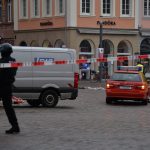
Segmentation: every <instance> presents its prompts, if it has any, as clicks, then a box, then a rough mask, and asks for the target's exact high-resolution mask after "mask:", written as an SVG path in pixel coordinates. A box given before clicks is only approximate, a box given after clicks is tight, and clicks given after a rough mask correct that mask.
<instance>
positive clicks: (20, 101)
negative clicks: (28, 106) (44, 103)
mask: <svg viewBox="0 0 150 150" xmlns="http://www.w3.org/2000/svg"><path fill="white" fill-rule="evenodd" d="M12 102H13V104H22V103H24V100H23V99H22V98H20V97H16V96H12Z"/></svg>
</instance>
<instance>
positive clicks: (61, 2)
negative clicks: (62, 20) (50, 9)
mask: <svg viewBox="0 0 150 150" xmlns="http://www.w3.org/2000/svg"><path fill="white" fill-rule="evenodd" d="M65 2H67V1H66V0H56V15H58V16H60V15H64V14H65Z"/></svg>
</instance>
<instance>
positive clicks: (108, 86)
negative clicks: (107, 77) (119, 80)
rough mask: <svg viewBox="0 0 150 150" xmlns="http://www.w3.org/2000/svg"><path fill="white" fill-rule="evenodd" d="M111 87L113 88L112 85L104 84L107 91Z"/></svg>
mask: <svg viewBox="0 0 150 150" xmlns="http://www.w3.org/2000/svg"><path fill="white" fill-rule="evenodd" d="M113 86H114V85H112V84H109V83H107V84H106V88H107V89H110V88H111V87H113Z"/></svg>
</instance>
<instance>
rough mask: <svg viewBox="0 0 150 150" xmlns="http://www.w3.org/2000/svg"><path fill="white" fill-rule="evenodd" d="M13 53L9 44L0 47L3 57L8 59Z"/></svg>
mask: <svg viewBox="0 0 150 150" xmlns="http://www.w3.org/2000/svg"><path fill="white" fill-rule="evenodd" d="M12 52H13V50H12V45H11V44H9V43H4V44H1V45H0V53H1V55H2V57H3V56H4V57H8V56H10V54H11V53H12Z"/></svg>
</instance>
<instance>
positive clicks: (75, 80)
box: [74, 72, 79, 88]
mask: <svg viewBox="0 0 150 150" xmlns="http://www.w3.org/2000/svg"><path fill="white" fill-rule="evenodd" d="M78 83H79V74H78V73H77V72H75V73H74V88H78Z"/></svg>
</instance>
